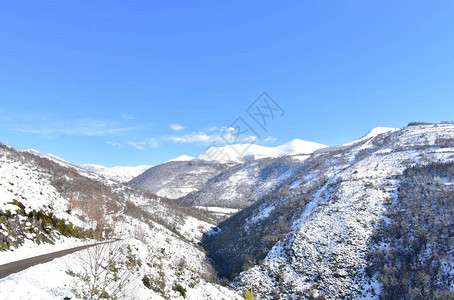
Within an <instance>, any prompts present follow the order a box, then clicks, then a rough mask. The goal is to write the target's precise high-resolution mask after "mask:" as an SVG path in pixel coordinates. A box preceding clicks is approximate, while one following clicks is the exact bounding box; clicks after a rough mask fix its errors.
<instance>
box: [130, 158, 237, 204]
mask: <svg viewBox="0 0 454 300" xmlns="http://www.w3.org/2000/svg"><path fill="white" fill-rule="evenodd" d="M228 167H230V165H227V164H210V163H206V162H200V161H171V162H167V163H164V164H161V165H158V166H154V167H152V168H150V169H148V170H146V171H145V172H144V173H142V174H141V175H139V176H137V177H135V178H133V179H132V180H131V181H130V182H129V184H130V185H132V186H134V187H138V188H141V189H143V190H146V191H149V192H152V193H154V194H156V195H158V196H161V197H166V198H171V199H177V198H180V197H183V196H186V195H187V194H189V193H191V192H194V191H197V190H198V189H200V188H201V187H202V186H203V185H204V184H205V182H207V180H209V179H210V178H212V177H214V176H216V175H217V174H219V173H220V172H221V171H223V170H225V169H226V168H228Z"/></svg>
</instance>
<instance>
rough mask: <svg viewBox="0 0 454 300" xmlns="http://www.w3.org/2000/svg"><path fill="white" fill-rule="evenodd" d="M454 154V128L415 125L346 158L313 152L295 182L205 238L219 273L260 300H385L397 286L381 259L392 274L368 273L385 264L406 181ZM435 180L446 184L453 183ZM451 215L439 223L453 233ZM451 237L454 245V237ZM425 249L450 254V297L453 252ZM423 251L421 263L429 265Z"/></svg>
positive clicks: (351, 150)
mask: <svg viewBox="0 0 454 300" xmlns="http://www.w3.org/2000/svg"><path fill="white" fill-rule="evenodd" d="M453 146H454V126H453V125H451V124H437V125H424V126H410V127H406V128H403V129H401V130H398V131H389V132H385V133H383V134H379V135H377V136H375V137H371V138H367V139H362V140H360V141H358V142H356V143H354V144H352V145H350V146H349V147H347V148H343V149H342V150H339V149H338V148H336V147H333V149H332V151H329V149H328V151H323V152H321V153H314V154H312V155H311V156H310V157H309V158H308V159H306V161H305V165H306V168H305V169H304V170H303V171H302V172H300V173H299V174H298V175H297V176H295V177H294V179H293V180H292V181H290V182H288V183H286V184H285V185H283V186H281V187H280V188H279V189H278V190H276V191H273V192H271V193H269V194H267V195H264V196H262V197H261V198H260V199H259V200H258V201H257V202H255V203H254V204H253V205H252V206H250V207H248V208H246V209H244V210H243V211H241V212H239V213H238V214H236V215H234V216H233V217H231V218H229V219H227V220H226V221H224V222H223V223H221V224H220V225H219V228H220V230H219V233H218V234H216V235H206V237H205V241H204V243H205V247H206V249H207V250H208V252H209V255H210V257H212V258H213V259H214V260H215V262H216V266H217V268H218V271H219V272H220V274H222V275H223V276H226V277H228V278H231V279H234V282H233V284H232V285H233V286H235V287H237V288H240V289H245V288H248V289H251V288H252V291H253V292H254V294H255V295H256V296H258V298H259V299H289V298H290V299H294V298H298V299H299V298H304V297H313V298H317V297H322V296H323V297H325V298H326V299H339V298H354V299H364V298H377V297H378V296H377V295H378V294H379V293H380V290H381V287H382V286H383V285H385V286H386V284H389V283H386V282H384V281H383V280H384V279H385V278H386V277H385V276H383V272H389V271H386V270H388V269H386V268H389V267H388V266H387V264H386V263H385V264H384V265H383V262H382V261H381V264H382V268H385V271H381V270H379V268H378V267H375V269H374V268H373V267H369V266H373V265H374V264H375V265H376V264H377V263H376V262H374V261H373V260H372V259H371V256H373V255H374V253H375V252H376V251H375V249H377V247H378V246H374V243H376V238H375V236H376V233H377V232H378V231H379V230H381V229H380V228H381V225H379V224H382V223H383V222H382V221H385V220H387V218H388V217H387V215H388V214H389V213H391V214H392V215H393V214H394V213H395V209H396V208H395V207H394V206H393V205H397V204H394V203H395V202H396V201H402V200H401V199H400V198H399V196H398V195H399V193H398V190H399V189H402V177H401V176H402V174H404V173H405V172H409V171H406V170H407V169H408V168H409V167H411V166H416V165H425V164H428V163H431V162H443V163H447V162H450V161H453V160H454V148H453ZM436 176H438V177H439V179H438V180H437V182H440V183H442V182H445V183H446V182H450V181H449V179H445V178H446V176H443V175H442V174H440V175H436ZM448 178H450V177H448ZM407 184H408V183H407ZM447 186H448V187H449V186H450V185H447ZM439 187H442V186H440V185H439ZM445 192H446V193H447V195H450V194H449V193H450V192H449V190H446V191H445ZM434 201H435V199H434ZM442 203H443V202H442ZM437 205H438V208H439V209H445V206H443V205H441V204H437ZM422 207H424V206H422ZM413 209H421V206H418V205H416V206H414V207H413ZM404 214H405V212H404ZM449 216H450V215H449V210H447V211H446V213H445V212H444V211H443V214H442V215H440V216H439V218H438V220H439V222H441V223H445V224H447V225H446V226H447V227H446V228H448V227H449V226H450V225H449V224H451V222H452V221H451V218H450V217H449ZM410 220H411V219H410ZM386 222H387V221H386ZM386 222H385V223H386ZM418 226H420V225H419V224H418ZM421 226H423V225H422V224H421ZM427 230H431V229H430V228H428V229H427ZM429 232H430V231H429ZM401 234H402V233H400V234H399V236H401ZM446 234H447V236H448V237H449V238H450V239H451V238H452V231H451V232H449V231H446ZM426 235H428V233H426ZM388 236H389V234H388ZM403 243H408V242H404V241H403ZM422 243H423V244H422V246H423V248H422V249H430V248H433V247H437V249H443V250H441V251H440V250H439V251H440V252H437V255H440V257H446V259H447V260H448V261H449V263H448V264H447V265H446V267H443V268H442V269H443V272H444V273H442V274H439V275H440V276H439V277H437V276H435V277H436V279H437V280H438V282H440V280H441V283H440V284H439V285H440V286H441V287H440V290H443V291H445V292H446V293H449V291H447V290H449V289H450V288H451V289H452V284H451V283H449V282H447V281H446V280H445V279H444V280H443V278H446V276H448V277H450V276H453V273H452V267H450V266H451V265H452V264H451V262H452V256H450V255H452V253H451V252H450V251H451V250H449V247H448V248H446V247H444V246H442V245H439V244H440V242H439V241H434V244H433V245H431V244H430V243H429V242H428V240H426V241H425V240H423V241H422ZM221 245H222V246H221ZM388 245H389V244H387V243H383V244H381V246H380V248H379V249H388V248H387V247H388ZM404 245H405V244H404ZM443 245H445V243H444V242H443ZM401 247H405V246H401ZM420 249H421V248H420ZM389 250H391V249H389ZM417 251H419V252H417V254H415V255H414V256H413V257H414V258H413V259H416V258H418V257H422V256H420V255H422V252H421V250H417ZM390 253H393V252H392V251H391V252H390ZM418 253H419V254H418ZM449 253H451V254H449ZM417 255H419V256H417ZM385 257H386V256H385ZM402 259H403V257H402V256H400V257H399V256H398V257H397V258H395V261H399V260H400V261H402ZM429 262H430V260H429ZM442 262H443V260H441V261H440V263H442ZM394 264H395V265H396V264H397V265H399V263H398V262H395V263H394ZM383 266H384V267H383ZM366 270H367V272H366ZM410 271H411V270H410ZM407 272H409V271H407ZM385 274H387V273H385ZM430 274H434V273H433V272H432V273H430ZM436 274H438V273H436ZM443 274H444V275H443ZM236 275H238V276H236ZM412 276H415V274H412ZM435 277H434V278H435ZM320 299H321V298H320Z"/></svg>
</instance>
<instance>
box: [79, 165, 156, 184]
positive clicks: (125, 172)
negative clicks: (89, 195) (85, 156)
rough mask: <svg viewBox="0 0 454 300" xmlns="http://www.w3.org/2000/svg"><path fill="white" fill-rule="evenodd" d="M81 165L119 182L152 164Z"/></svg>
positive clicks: (135, 175)
mask: <svg viewBox="0 0 454 300" xmlns="http://www.w3.org/2000/svg"><path fill="white" fill-rule="evenodd" d="M80 167H82V168H84V169H86V170H88V171H90V172H93V173H96V174H98V175H101V176H104V177H106V178H109V179H113V180H116V181H119V182H128V181H130V180H131V179H133V178H134V177H137V176H139V175H140V174H142V173H143V172H145V171H146V170H148V169H149V168H151V167H152V166H148V165H141V166H135V167H121V166H118V167H111V168H108V167H104V166H101V165H96V164H84V165H80Z"/></svg>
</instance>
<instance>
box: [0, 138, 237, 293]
mask: <svg viewBox="0 0 454 300" xmlns="http://www.w3.org/2000/svg"><path fill="white" fill-rule="evenodd" d="M0 195H1V197H0V216H1V218H0V243H1V245H2V250H3V251H8V252H7V254H8V255H6V256H7V259H6V258H5V259H4V260H3V261H13V260H14V257H15V256H16V259H20V258H23V257H27V256H33V255H38V254H41V253H45V252H50V251H56V250H59V249H64V248H68V247H71V246H73V245H75V244H77V243H81V242H83V241H82V240H80V239H76V240H75V238H72V239H68V238H65V237H63V235H62V234H61V233H58V232H57V230H56V229H57V227H55V228H52V226H50V225H52V224H53V223H52V222H49V221H46V220H48V219H50V218H54V217H53V216H57V217H58V218H61V219H63V220H64V223H65V224H69V223H71V224H74V225H76V226H79V227H81V228H83V229H90V228H91V229H92V230H98V229H97V228H100V229H102V230H103V231H104V230H106V228H107V229H108V230H107V231H104V235H107V234H110V236H111V237H113V238H115V237H118V238H121V239H123V240H122V241H119V242H115V243H113V244H112V245H113V246H112V248H111V247H109V248H96V249H98V250H91V251H92V252H90V251H89V250H84V251H81V252H78V253H77V254H73V255H70V256H65V257H63V258H59V259H56V260H54V261H52V262H49V263H45V264H41V265H37V266H35V267H32V268H30V269H27V270H25V271H22V272H19V273H17V274H13V275H11V276H8V277H6V278H3V279H0V291H1V295H2V299H54V298H58V299H63V298H64V297H70V298H71V299H86V298H89V297H90V295H89V294H87V293H89V292H90V289H89V285H87V284H88V282H91V283H93V282H98V283H99V282H100V281H99V280H100V279H99V278H98V280H97V281H94V277H93V273H91V272H90V271H87V270H93V269H92V267H93V264H92V263H90V261H91V262H93V261H99V264H100V265H102V268H100V269H99V270H101V272H103V275H102V278H108V277H109V276H110V278H119V279H120V281H118V280H112V281H110V283H109V284H108V285H107V286H106V287H105V289H106V292H107V293H109V294H110V295H115V296H118V299H169V298H171V299H183V298H184V297H183V294H182V293H181V292H179V291H178V289H176V288H175V287H176V286H181V288H180V290H183V289H184V290H186V297H185V298H186V299H205V298H207V299H210V298H212V299H241V297H240V296H239V294H238V293H237V292H235V291H232V290H230V289H227V288H225V287H222V286H219V285H217V284H213V283H212V282H214V281H213V271H212V267H211V265H210V263H209V262H208V261H207V259H206V256H205V253H204V252H203V250H202V249H200V247H199V246H198V245H197V244H198V243H199V242H200V239H201V236H202V234H203V233H204V232H207V231H209V230H210V229H211V228H212V227H213V226H214V225H213V224H212V223H211V220H210V218H209V217H207V216H204V215H203V212H204V211H202V210H198V209H190V208H185V209H180V208H178V207H175V205H174V204H173V203H171V202H168V201H167V200H166V199H159V198H157V197H154V196H152V195H149V194H147V195H145V194H143V193H141V192H140V191H136V190H134V189H132V188H131V187H129V186H126V185H121V184H116V185H115V186H113V185H106V184H104V182H103V181H97V180H95V179H93V178H91V177H86V176H83V175H81V174H80V173H79V172H77V171H76V170H75V169H74V168H72V167H68V166H66V163H62V162H58V163H57V162H55V161H54V160H48V159H47V158H43V157H42V155H39V156H37V155H34V154H31V153H29V152H21V151H16V150H14V149H12V148H9V147H7V146H4V145H1V144H0ZM97 212H102V214H101V215H99V214H98V213H97ZM34 216H38V217H34ZM42 222H46V223H44V225H45V226H44V225H43V224H41V223H42ZM98 222H102V223H101V224H103V225H102V226H101V227H98V226H97V224H98ZM46 224H47V225H46ZM56 224H57V225H58V226H59V227H61V226H62V223H61V222H60V221H58V222H57V223H56ZM111 230H112V231H111ZM89 232H90V231H88V233H89ZM109 232H111V233H109ZM38 238H39V240H40V241H41V244H39V245H38V244H34V242H35V241H38ZM22 239H25V241H24V240H22ZM53 241H55V242H56V245H55V247H52V242H53ZM43 242H44V244H43ZM33 244H34V246H33ZM11 245H12V246H11ZM22 247H24V248H22ZM16 248H18V249H16ZM7 249H9V250H7ZM99 249H100V250H99ZM16 250H17V251H18V252H17V255H14V254H15V253H16ZM93 251H95V252H93ZM93 253H95V254H93ZM96 253H98V254H96ZM93 255H96V257H98V256H99V259H98V258H97V259H96V260H93V257H94V256H93ZM102 257H104V258H102ZM112 259H113V260H114V261H113V262H112ZM113 263H114V265H113ZM96 265H98V263H97V264H96ZM96 265H95V266H96ZM106 266H115V268H107V267H106ZM102 270H104V271H102ZM108 272H110V273H108ZM108 274H110V275H108ZM104 275H105V276H104ZM100 278H101V277H100ZM145 279H146V280H145ZM101 280H102V279H101ZM121 280H125V281H121ZM116 282H120V283H124V285H123V284H122V285H119V283H116ZM98 290H99V289H98ZM92 291H94V292H95V293H96V291H97V290H96V289H95V290H92ZM92 298H96V297H92Z"/></svg>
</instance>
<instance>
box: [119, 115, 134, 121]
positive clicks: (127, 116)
mask: <svg viewBox="0 0 454 300" xmlns="http://www.w3.org/2000/svg"><path fill="white" fill-rule="evenodd" d="M121 118H122V119H123V120H125V121H128V120H134V116H133V115H130V114H122V115H121Z"/></svg>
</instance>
